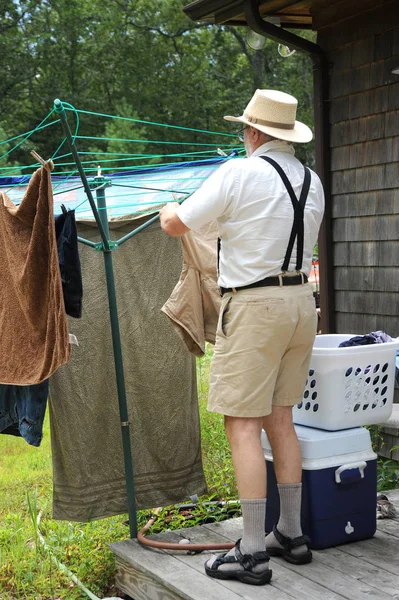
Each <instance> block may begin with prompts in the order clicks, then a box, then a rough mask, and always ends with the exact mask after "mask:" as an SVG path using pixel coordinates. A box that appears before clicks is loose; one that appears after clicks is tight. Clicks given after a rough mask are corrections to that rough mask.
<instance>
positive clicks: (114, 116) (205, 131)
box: [63, 102, 236, 137]
mask: <svg viewBox="0 0 399 600" xmlns="http://www.w3.org/2000/svg"><path fill="white" fill-rule="evenodd" d="M63 104H64V105H66V104H67V103H66V102H63ZM69 106H71V105H69ZM69 110H73V111H75V112H77V113H82V114H86V115H95V116H97V117H106V118H108V119H119V120H122V121H130V122H132V123H143V124H145V125H156V126H157V127H168V128H170V129H183V130H184V131H196V132H197V133H209V134H211V135H224V136H227V137H236V134H235V133H221V132H220V131H209V130H208V129H194V128H192V127H182V126H180V125H168V124H166V123H157V122H156V121H142V120H141V119H132V118H130V117H118V116H116V115H107V114H105V113H96V112H90V111H88V110H79V109H77V108H74V107H72V108H70V109H69Z"/></svg>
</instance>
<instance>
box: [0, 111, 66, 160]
mask: <svg viewBox="0 0 399 600" xmlns="http://www.w3.org/2000/svg"><path fill="white" fill-rule="evenodd" d="M53 112H54V111H51V113H49V114H48V115H47V117H46V118H45V119H43V121H42V123H44V122H45V121H46V119H48V117H50V115H52V113H53ZM59 122H60V119H57V120H56V121H52V122H51V123H47V125H42V126H40V125H38V126H37V127H35V129H31V130H30V131H25V133H20V134H19V135H16V136H15V137H13V138H8V140H3V141H2V142H0V146H1V145H2V144H9V143H10V142H13V141H14V140H18V139H19V138H21V137H24V136H27V137H26V138H25V139H28V137H30V135H32V134H33V133H35V132H36V131H39V130H41V129H46V127H52V126H53V125H56V124H57V123H59ZM24 141H25V140H22V142H21V143H23V142H24ZM17 147H18V146H15V148H17ZM12 150H14V148H12ZM10 152H11V150H10ZM8 154H9V153H8ZM4 156H6V155H4ZM0 158H3V156H0Z"/></svg>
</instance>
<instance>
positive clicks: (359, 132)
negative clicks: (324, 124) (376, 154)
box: [331, 111, 398, 147]
mask: <svg viewBox="0 0 399 600" xmlns="http://www.w3.org/2000/svg"><path fill="white" fill-rule="evenodd" d="M395 116H396V118H398V117H397V115H396V111H393V112H389V113H385V114H384V113H382V114H378V115H369V116H364V117H360V118H358V119H351V120H350V121H349V120H347V121H341V122H339V123H334V124H332V126H331V146H332V147H336V146H343V145H345V144H348V145H350V144H356V143H358V142H367V141H371V140H376V139H381V138H384V137H389V136H390V135H396V133H386V131H385V129H386V123H387V119H388V118H389V119H390V120H389V124H390V127H391V129H392V131H393V128H394V126H396V132H397V130H398V121H394V118H395ZM391 129H390V131H391Z"/></svg>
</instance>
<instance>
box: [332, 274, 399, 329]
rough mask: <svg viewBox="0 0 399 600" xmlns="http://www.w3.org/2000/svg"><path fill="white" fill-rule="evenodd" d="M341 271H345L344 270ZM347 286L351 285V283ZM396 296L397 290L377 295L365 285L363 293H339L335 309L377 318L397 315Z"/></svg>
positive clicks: (397, 303)
mask: <svg viewBox="0 0 399 600" xmlns="http://www.w3.org/2000/svg"><path fill="white" fill-rule="evenodd" d="M340 270H342V271H344V269H342V268H340ZM398 272H399V271H398ZM347 285H351V284H350V282H349V283H348V284H347ZM395 296H398V293H397V292H396V290H395V292H391V293H388V292H386V293H384V292H379V293H376V292H373V291H369V290H367V284H365V286H364V290H363V291H337V292H336V293H335V296H334V297H335V308H336V310H337V311H341V312H348V313H350V312H353V313H363V314H367V315H373V316H375V317H377V318H380V317H381V316H384V315H395V314H396V315H397V314H398V312H397V309H398V308H399V301H398V300H397V299H396V298H395ZM378 329H381V328H380V327H379V328H378ZM387 333H390V332H387ZM391 335H392V334H391Z"/></svg>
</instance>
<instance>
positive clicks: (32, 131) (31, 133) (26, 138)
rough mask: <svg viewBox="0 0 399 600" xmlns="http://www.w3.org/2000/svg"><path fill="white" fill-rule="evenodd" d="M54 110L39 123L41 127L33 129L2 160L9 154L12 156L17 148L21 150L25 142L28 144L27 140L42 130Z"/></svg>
mask: <svg viewBox="0 0 399 600" xmlns="http://www.w3.org/2000/svg"><path fill="white" fill-rule="evenodd" d="M53 112H54V109H53V110H52V111H50V112H49V114H48V115H47V116H46V117H44V119H43V120H42V121H41V122H40V123H39V125H38V126H37V127H35V129H32V130H31V131H29V132H28V133H27V134H26V135H25V137H24V138H23V140H21V141H20V142H19V143H18V144H16V145H15V146H13V148H11V150H8V152H6V153H5V154H3V155H2V156H0V160H1V159H2V158H5V157H6V156H8V155H9V154H11V152H13V151H14V150H16V149H17V148H19V146H21V145H22V144H23V143H24V142H26V140H28V139H29V138H30V137H31V136H32V135H33V134H34V133H35V132H36V131H39V130H40V129H43V128H42V125H43V123H45V122H46V121H47V119H48V118H49V117H51V115H52V114H53ZM51 125H54V123H51ZM6 141H8V140H6Z"/></svg>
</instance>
